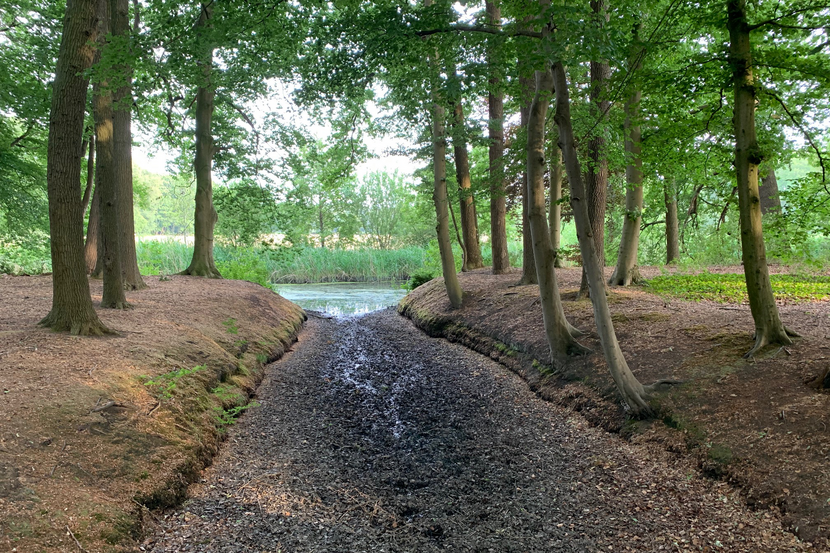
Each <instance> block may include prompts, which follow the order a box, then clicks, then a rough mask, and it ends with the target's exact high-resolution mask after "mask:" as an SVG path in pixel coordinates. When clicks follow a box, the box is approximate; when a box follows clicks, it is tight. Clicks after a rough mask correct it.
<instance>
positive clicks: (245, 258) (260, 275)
mask: <svg viewBox="0 0 830 553" xmlns="http://www.w3.org/2000/svg"><path fill="white" fill-rule="evenodd" d="M214 258H215V260H216V268H217V269H219V272H220V273H221V274H222V276H223V277H224V278H229V279H234V280H247V281H249V282H255V283H256V284H259V285H261V286H265V287H267V286H268V278H269V270H268V266H267V264H266V258H265V257H264V256H263V255H262V250H261V249H260V248H253V247H247V248H246V247H237V248H234V247H227V246H225V247H221V248H216V249H215V250H214Z"/></svg>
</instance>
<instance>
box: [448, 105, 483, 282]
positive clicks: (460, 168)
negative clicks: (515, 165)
mask: <svg viewBox="0 0 830 553" xmlns="http://www.w3.org/2000/svg"><path fill="white" fill-rule="evenodd" d="M454 112H455V117H454V119H453V138H452V143H453V150H454V153H455V176H456V179H457V180H458V196H459V203H460V204H461V210H460V215H461V217H460V218H461V234H462V236H463V239H464V251H465V252H466V256H465V258H464V264H465V270H468V271H471V270H473V269H480V268H482V267H484V260H483V259H482V257H481V246H480V245H479V243H478V225H477V224H476V219H477V217H478V215H477V214H476V204H475V201H474V199H473V190H472V180H471V179H470V159H469V154H468V153H467V140H466V139H465V132H464V108H463V106H462V105H461V101H460V100H459V101H458V102H456V104H455V107H454Z"/></svg>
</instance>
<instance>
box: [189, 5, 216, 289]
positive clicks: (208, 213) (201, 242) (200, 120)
mask: <svg viewBox="0 0 830 553" xmlns="http://www.w3.org/2000/svg"><path fill="white" fill-rule="evenodd" d="M201 8H202V9H201V13H200V15H199V21H198V23H196V33H197V35H198V37H199V39H200V49H201V56H200V60H199V63H200V65H201V67H202V78H203V81H202V83H201V84H200V85H199V87H198V89H197V91H196V158H195V161H194V169H195V172H196V215H195V218H194V230H193V258H192V259H191V261H190V265H189V266H188V267H187V269H185V270H184V271H182V274H185V275H193V276H204V277H210V278H222V275H221V274H219V269H217V268H216V263H215V262H214V260H213V229H214V227H215V226H216V221H217V219H218V216H217V214H216V209H215V208H214V206H213V154H214V148H215V146H214V144H213V133H212V130H211V125H212V121H213V109H214V98H215V96H216V89H215V87H214V84H213V83H212V82H211V73H212V71H213V44H212V42H213V37H212V36H211V33H210V30H211V16H212V13H213V2H212V1H211V2H202V3H201Z"/></svg>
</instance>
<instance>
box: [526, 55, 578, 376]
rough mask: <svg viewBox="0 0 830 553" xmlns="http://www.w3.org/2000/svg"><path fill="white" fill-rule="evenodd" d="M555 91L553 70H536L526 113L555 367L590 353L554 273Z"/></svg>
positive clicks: (533, 220)
mask: <svg viewBox="0 0 830 553" xmlns="http://www.w3.org/2000/svg"><path fill="white" fill-rule="evenodd" d="M552 90H553V75H552V74H551V71H550V69H547V70H546V71H536V92H535V95H534V96H533V101H532V103H531V105H530V107H529V109H528V110H527V179H526V182H527V187H526V196H527V198H528V205H529V213H528V215H529V219H530V229H529V230H530V232H529V234H531V236H532V241H531V242H532V248H533V253H534V257H535V260H536V262H535V271H536V275H537V280H538V283H539V296H540V299H541V303H542V320H543V321H544V324H545V334H546V337H547V340H548V347H549V348H550V356H551V361H552V362H553V365H554V366H557V365H560V364H561V363H563V361H564V359H565V357H566V356H567V355H570V354H578V353H585V352H587V351H588V350H587V349H586V348H584V347H583V346H581V345H580V344H579V343H577V341H576V340H575V339H574V337H575V336H576V335H578V334H579V331H577V330H576V329H575V328H574V327H572V326H571V325H570V324H569V323H568V321H567V319H566V318H565V311H564V309H563V307H562V298H561V297H560V295H559V284H558V283H557V279H556V271H554V261H555V259H556V250H554V249H553V246H552V245H551V240H550V230H549V229H548V223H547V210H546V208H545V179H544V175H545V169H546V167H545V115H546V114H547V111H548V104H549V103H550V97H551V91H552Z"/></svg>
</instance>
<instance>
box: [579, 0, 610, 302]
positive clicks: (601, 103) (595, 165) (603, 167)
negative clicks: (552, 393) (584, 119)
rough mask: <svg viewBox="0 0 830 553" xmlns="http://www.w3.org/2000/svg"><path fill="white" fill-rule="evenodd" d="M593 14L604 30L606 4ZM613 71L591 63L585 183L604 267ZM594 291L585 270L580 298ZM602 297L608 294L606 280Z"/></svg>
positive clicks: (597, 4)
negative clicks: (592, 123)
mask: <svg viewBox="0 0 830 553" xmlns="http://www.w3.org/2000/svg"><path fill="white" fill-rule="evenodd" d="M591 11H593V12H594V14H595V15H596V16H597V21H598V23H599V25H600V28H601V27H603V26H604V23H605V21H606V20H607V18H608V15H607V14H606V5H605V0H591ZM610 76H611V67H610V66H609V65H608V62H607V61H592V62H591V88H590V93H589V96H590V102H591V114H592V117H591V118H592V119H593V120H594V121H596V126H595V129H594V131H593V133H592V136H591V138H590V139H589V140H588V160H589V164H588V172H587V174H586V179H585V187H586V190H585V199H586V202H587V207H588V215H589V216H590V220H591V232H592V234H593V236H594V244H595V246H596V252H597V256H598V258H599V264H600V267H603V268H604V267H605V204H606V197H607V195H608V194H607V191H608V156H607V152H606V140H605V117H606V114H607V113H608V110H609V109H610V107H611V102H610V101H609V100H608V79H609V78H610ZM589 291H590V286H589V283H588V274H587V271H586V269H585V266H584V265H583V266H582V283H581V284H580V286H579V294H578V297H585V295H586V294H588V293H589ZM602 293H603V294H604V293H605V284H604V279H603V286H602Z"/></svg>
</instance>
